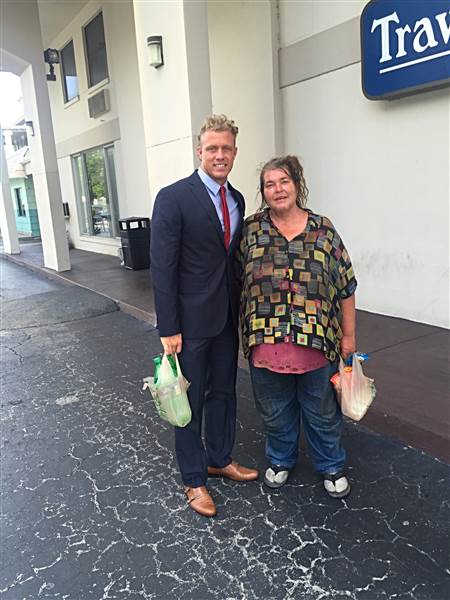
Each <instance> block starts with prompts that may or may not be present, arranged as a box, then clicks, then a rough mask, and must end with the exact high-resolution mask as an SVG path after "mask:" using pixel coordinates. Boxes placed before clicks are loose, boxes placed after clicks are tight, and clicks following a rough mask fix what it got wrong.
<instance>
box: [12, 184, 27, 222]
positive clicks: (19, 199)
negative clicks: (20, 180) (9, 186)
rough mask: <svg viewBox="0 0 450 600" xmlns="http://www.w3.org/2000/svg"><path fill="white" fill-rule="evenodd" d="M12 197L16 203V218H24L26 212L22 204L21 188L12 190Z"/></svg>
mask: <svg viewBox="0 0 450 600" xmlns="http://www.w3.org/2000/svg"><path fill="white" fill-rule="evenodd" d="M14 197H15V201H16V209H17V216H18V217H26V216H27V212H26V210H25V206H24V204H23V202H22V189H21V188H14Z"/></svg>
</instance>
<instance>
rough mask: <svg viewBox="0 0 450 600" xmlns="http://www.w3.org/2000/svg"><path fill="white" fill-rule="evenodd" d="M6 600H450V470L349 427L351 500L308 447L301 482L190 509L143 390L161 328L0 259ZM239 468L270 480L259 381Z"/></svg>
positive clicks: (226, 490) (215, 488)
mask: <svg viewBox="0 0 450 600" xmlns="http://www.w3.org/2000/svg"><path fill="white" fill-rule="evenodd" d="M0 269H1V271H0V276H1V335H0V340H1V348H2V352H1V360H2V372H1V378H2V379H1V381H2V386H1V389H2V400H1V403H2V406H1V409H2V410H1V455H2V458H1V461H2V463H1V482H0V483H1V490H0V491H1V495H2V499H1V521H0V536H1V540H0V542H1V550H0V552H1V573H0V594H1V595H2V597H3V598H4V599H5V600H39V599H41V598H47V599H48V598H52V599H61V600H91V599H92V600H94V599H95V600H108V599H117V600H122V599H128V598H130V599H134V598H136V599H158V600H160V599H161V600H162V599H164V600H166V599H167V600H172V599H173V600H175V599H177V600H190V599H192V600H194V599H195V600H216V599H217V600H278V599H289V598H295V599H298V600H322V599H332V600H344V599H347V600H348V599H353V600H378V599H381V600H387V599H389V600H390V599H394V598H395V600H407V599H411V600H447V598H448V597H449V591H448V590H449V589H450V587H449V586H450V571H449V539H450V535H449V534H450V525H449V524H450V497H449V496H450V495H449V490H450V485H449V484H450V467H449V466H448V465H446V464H444V463H442V462H440V461H439V460H437V459H435V458H432V457H431V456H429V455H427V454H425V453H423V452H421V451H419V450H416V449H413V448H411V447H408V446H406V445H405V444H404V443H402V442H399V441H396V440H395V439H392V438H387V437H384V436H382V435H377V434H375V433H372V432H370V431H368V430H367V429H365V428H364V427H362V426H361V425H356V424H353V423H350V422H348V423H346V429H345V434H344V443H345V446H346V449H347V453H348V465H347V469H348V475H349V478H350V480H351V483H352V493H351V495H350V496H349V497H348V498H347V499H345V500H338V501H336V500H332V499H331V498H328V497H327V496H326V495H325V493H324V491H323V488H322V483H321V481H320V479H319V478H318V477H317V476H316V475H315V474H314V473H313V471H312V468H311V463H310V460H309V458H308V456H307V452H306V450H305V448H303V451H302V459H301V464H300V465H299V466H298V468H297V469H296V470H295V472H294V473H293V475H292V477H291V479H290V480H289V483H288V484H287V485H286V486H285V487H283V488H282V489H281V490H279V491H276V492H273V491H268V490H267V489H266V488H264V486H263V484H262V483H261V482H253V483H248V484H240V483H235V482H227V481H222V480H216V479H214V480H211V482H210V485H209V488H210V491H211V493H212V495H213V497H214V499H215V501H216V504H217V507H218V511H219V512H218V516H217V517H215V518H213V519H205V518H202V517H200V516H199V515H197V514H196V513H194V512H193V511H192V510H190V509H188V508H186V506H185V501H184V495H183V492H182V486H181V482H180V479H179V475H178V472H177V468H176V464H175V461H174V457H173V453H172V447H173V440H172V430H171V427H170V426H168V425H167V424H165V423H164V422H162V421H161V420H160V419H159V418H158V417H157V415H156V414H155V411H154V407H153V405H152V402H151V399H150V396H149V395H147V394H148V392H143V391H142V389H141V387H142V378H143V377H145V376H147V375H149V374H150V373H151V359H152V356H154V355H155V354H156V353H158V352H159V351H160V346H159V341H158V336H157V332H156V331H155V329H154V328H153V326H152V325H150V324H148V323H144V322H142V321H139V320H138V319H135V318H134V317H132V316H129V315H127V314H124V313H123V312H121V311H119V310H118V307H117V305H116V304H115V303H114V302H113V301H111V300H108V299H107V298H105V297H104V296H101V295H98V294H95V293H93V292H90V291H88V290H85V289H83V288H79V287H73V286H70V285H65V284H63V283H59V282H55V281H50V280H47V279H45V278H43V277H41V276H40V275H38V274H36V273H32V272H30V271H28V270H26V269H24V268H22V267H19V266H17V265H14V264H12V263H7V262H5V261H3V260H0ZM238 404H239V409H238V424H237V442H236V447H235V453H234V458H235V459H236V460H238V461H239V462H241V463H242V464H245V465H248V466H257V467H259V468H261V469H263V468H264V467H265V460H264V436H263V434H262V427H261V422H260V419H259V416H258V414H257V412H256V410H255V408H254V405H253V400H252V395H251V389H250V383H249V377H248V373H247V372H246V371H245V370H242V369H240V370H239V374H238Z"/></svg>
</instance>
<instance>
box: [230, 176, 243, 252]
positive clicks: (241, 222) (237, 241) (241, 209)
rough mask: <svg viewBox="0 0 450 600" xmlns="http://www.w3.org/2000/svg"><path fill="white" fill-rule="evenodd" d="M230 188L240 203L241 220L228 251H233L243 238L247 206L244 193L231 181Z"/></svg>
mask: <svg viewBox="0 0 450 600" xmlns="http://www.w3.org/2000/svg"><path fill="white" fill-rule="evenodd" d="M228 189H229V190H230V192H231V194H232V196H233V198H234V199H235V200H236V202H237V205H238V209H239V217H240V218H239V221H238V225H237V227H236V231H235V232H234V236H233V239H232V240H231V244H230V247H229V248H228V253H231V252H233V250H234V248H235V247H236V244H237V243H239V242H240V239H241V232H242V224H243V219H244V214H245V206H244V201H243V198H242V195H241V194H240V193H239V192H238V191H237V190H235V189H234V187H233V186H232V185H231V184H230V182H228Z"/></svg>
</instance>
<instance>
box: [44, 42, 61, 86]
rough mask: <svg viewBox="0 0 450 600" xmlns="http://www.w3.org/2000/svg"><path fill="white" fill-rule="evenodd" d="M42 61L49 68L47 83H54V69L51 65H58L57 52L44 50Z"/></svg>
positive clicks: (51, 49) (49, 49)
mask: <svg viewBox="0 0 450 600" xmlns="http://www.w3.org/2000/svg"><path fill="white" fill-rule="evenodd" d="M44 61H45V62H46V63H47V64H48V65H49V66H50V73H47V81H56V75H55V68H54V67H53V65H57V64H59V52H58V50H55V48H47V50H44Z"/></svg>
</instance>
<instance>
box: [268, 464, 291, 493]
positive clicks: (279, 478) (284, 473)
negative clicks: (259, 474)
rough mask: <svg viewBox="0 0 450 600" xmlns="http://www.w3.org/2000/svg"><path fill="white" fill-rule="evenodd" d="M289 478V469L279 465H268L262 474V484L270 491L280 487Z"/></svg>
mask: <svg viewBox="0 0 450 600" xmlns="http://www.w3.org/2000/svg"><path fill="white" fill-rule="evenodd" d="M288 477H289V469H286V467H282V466H280V465H270V467H269V468H268V469H267V470H266V472H265V474H264V483H265V484H266V485H267V487H270V488H272V489H276V488H280V487H282V486H283V485H284V484H285V483H286V481H287V480H288Z"/></svg>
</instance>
